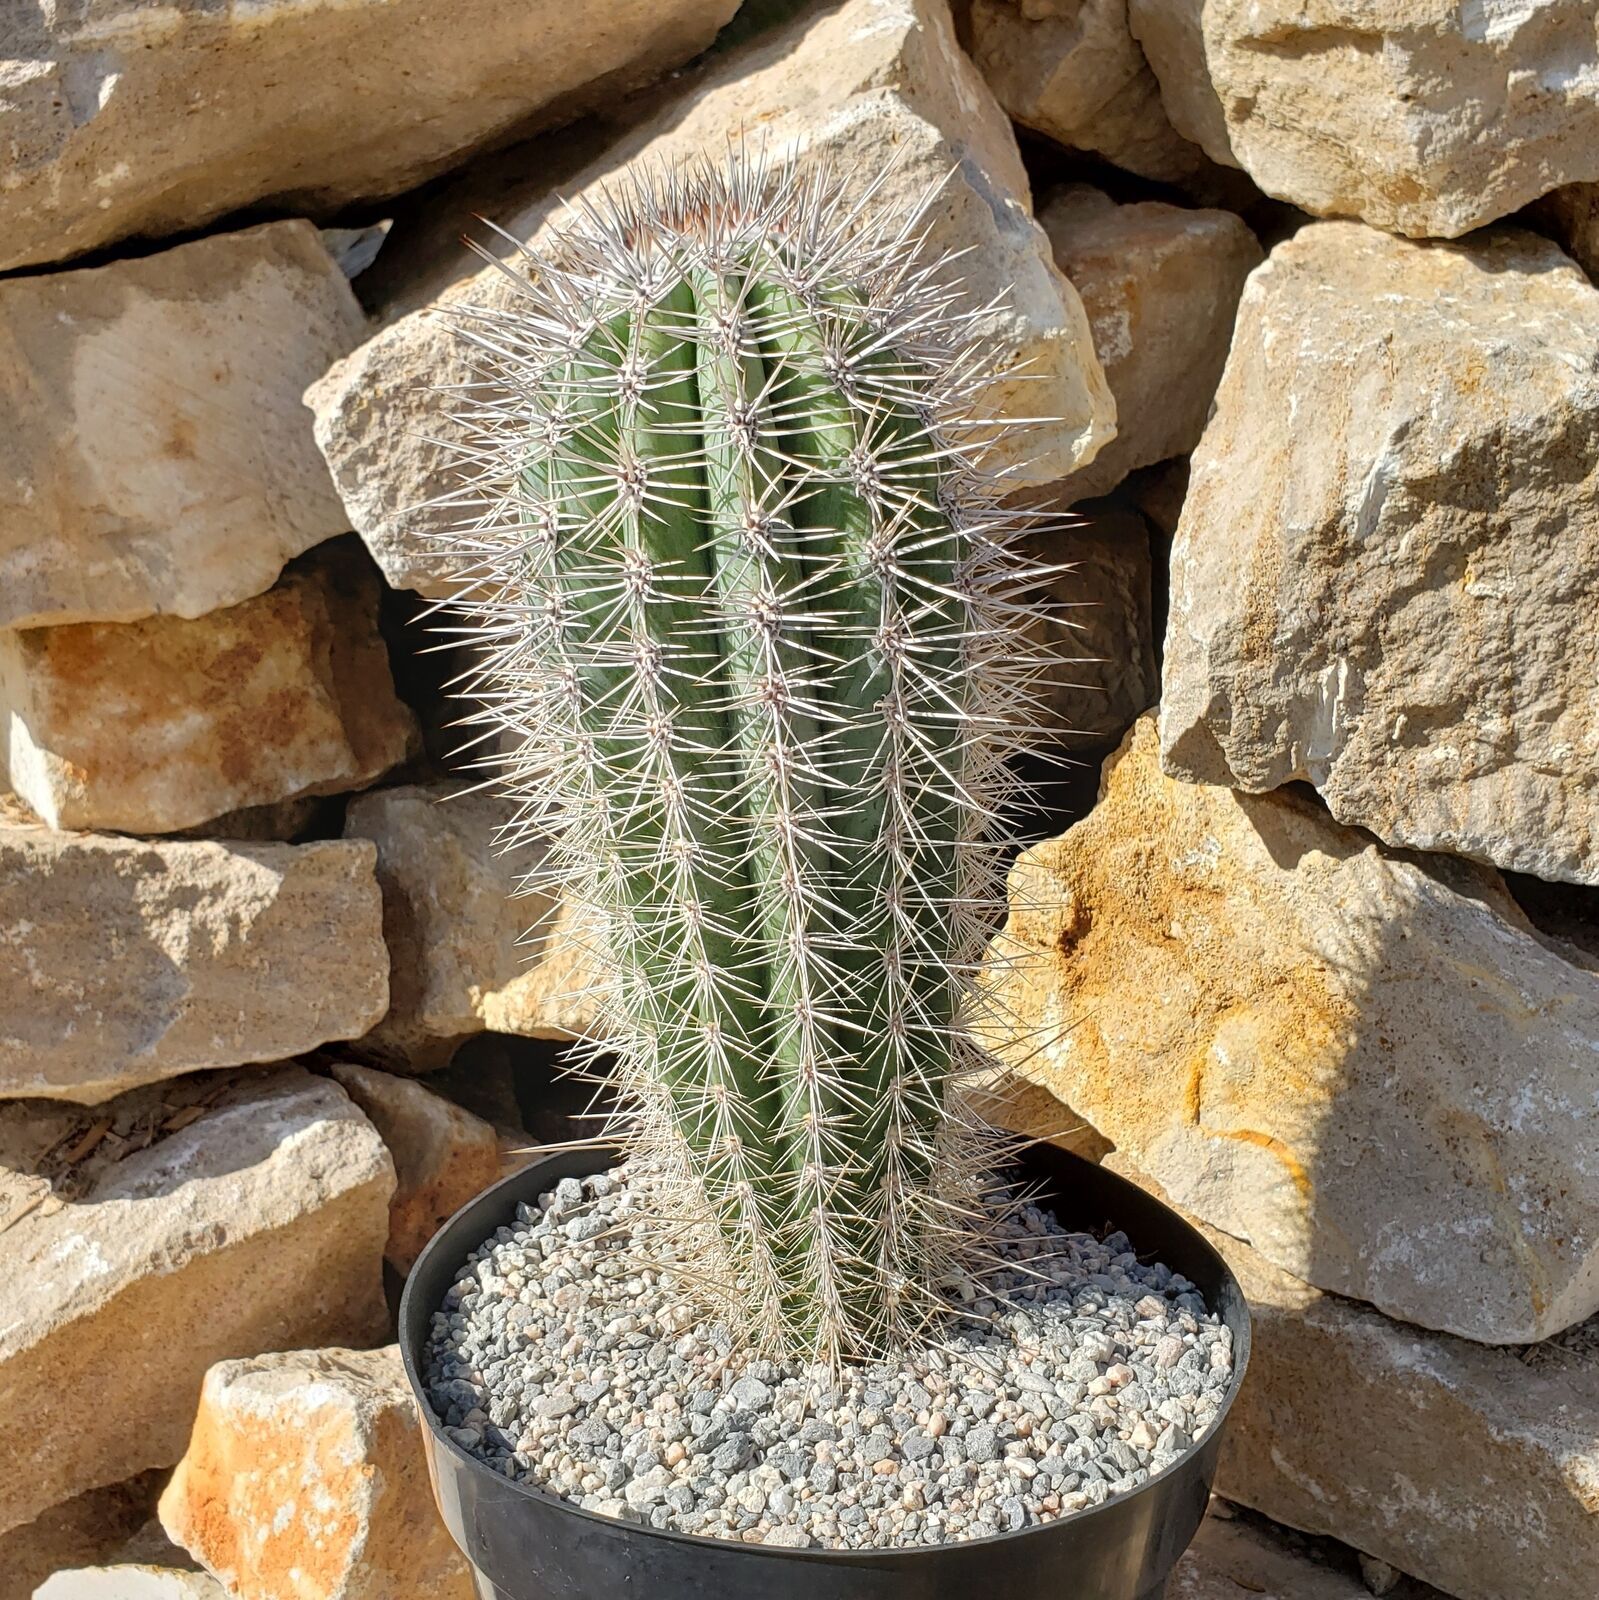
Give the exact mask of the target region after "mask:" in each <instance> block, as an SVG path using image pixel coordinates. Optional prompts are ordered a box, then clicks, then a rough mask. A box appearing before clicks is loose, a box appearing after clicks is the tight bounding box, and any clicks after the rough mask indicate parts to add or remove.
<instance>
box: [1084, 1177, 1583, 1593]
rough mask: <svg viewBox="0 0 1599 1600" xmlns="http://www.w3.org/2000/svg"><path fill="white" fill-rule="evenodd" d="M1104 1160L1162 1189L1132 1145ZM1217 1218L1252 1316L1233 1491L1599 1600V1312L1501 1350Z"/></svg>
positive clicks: (1413, 1551) (1460, 1585)
mask: <svg viewBox="0 0 1599 1600" xmlns="http://www.w3.org/2000/svg"><path fill="white" fill-rule="evenodd" d="M1106 1165H1108V1166H1113V1167H1116V1168H1118V1170H1120V1171H1123V1172H1126V1173H1127V1175H1128V1176H1130V1177H1133V1178H1135V1179H1136V1180H1137V1181H1140V1182H1143V1183H1144V1184H1145V1187H1149V1188H1157V1186H1156V1185H1153V1184H1151V1183H1149V1182H1148V1180H1146V1179H1143V1178H1141V1177H1140V1175H1139V1174H1137V1173H1136V1172H1132V1171H1129V1169H1128V1167H1127V1165H1126V1164H1125V1163H1124V1162H1123V1161H1122V1158H1121V1156H1120V1155H1113V1156H1110V1157H1108V1158H1107V1161H1106ZM1205 1232H1206V1235H1207V1237H1208V1238H1209V1239H1210V1241H1211V1243H1212V1244H1213V1245H1215V1246H1216V1248H1217V1249H1218V1250H1219V1251H1221V1253H1222V1254H1223V1255H1224V1256H1225V1257H1226V1259H1227V1264H1228V1265H1229V1266H1230V1267H1231V1268H1232V1269H1233V1272H1234V1273H1235V1274H1236V1275H1237V1277H1238V1280H1239V1283H1240V1284H1241V1286H1242V1288H1243V1291H1244V1294H1245V1296H1246V1297H1247V1299H1248V1301H1249V1309H1250V1312H1251V1314H1252V1316H1253V1319H1254V1345H1253V1348H1252V1350H1251V1353H1250V1360H1249V1375H1248V1377H1247V1378H1246V1379H1245V1381H1244V1385H1243V1388H1242V1389H1241V1390H1240V1392H1239V1395H1238V1399H1237V1401H1236V1402H1235V1404H1234V1406H1233V1409H1232V1412H1231V1413H1230V1415H1229V1418H1228V1424H1227V1429H1228V1432H1227V1443H1226V1445H1225V1446H1224V1447H1223V1450H1222V1462H1221V1471H1220V1475H1219V1478H1218V1480H1217V1488H1218V1490H1219V1491H1220V1492H1221V1493H1222V1494H1225V1495H1226V1496H1227V1498H1228V1499H1230V1500H1235V1501H1239V1502H1241V1503H1242V1504H1244V1505H1247V1506H1253V1507H1254V1508H1255V1509H1256V1510H1258V1511H1261V1512H1263V1513H1264V1514H1265V1515H1266V1516H1268V1517H1271V1518H1273V1519H1274V1520H1275V1521H1277V1522H1282V1523H1287V1524H1288V1525H1289V1526H1290V1527H1295V1528H1302V1529H1304V1530H1305V1531H1306V1532H1308V1533H1316V1534H1329V1535H1331V1536H1332V1537H1333V1538H1336V1539H1341V1540H1343V1541H1344V1542H1345V1543H1346V1544H1350V1545H1353V1546H1354V1547H1355V1548H1356V1549H1357V1550H1361V1551H1364V1552H1366V1553H1367V1554H1368V1555H1370V1556H1372V1557H1375V1558H1377V1559H1378V1560H1380V1561H1383V1562H1387V1563H1388V1564H1389V1565H1391V1566H1393V1567H1396V1568H1397V1569H1398V1570H1399V1571H1401V1572H1408V1573H1411V1574H1413V1575H1414V1576H1415V1577H1417V1578H1420V1579H1422V1580H1424V1581H1425V1582H1426V1583H1429V1584H1435V1585H1436V1586H1437V1587H1438V1588H1439V1589H1441V1590H1443V1591H1444V1593H1445V1594H1447V1595H1454V1596H1456V1597H1458V1600H1507V1597H1509V1596H1512V1595H1514V1596H1521V1595H1528V1596H1531V1595H1536V1596H1537V1597H1538V1600H1588V1597H1589V1596H1590V1595H1591V1594H1592V1592H1593V1570H1594V1563H1595V1562H1596V1561H1599V1517H1595V1515H1594V1496H1595V1485H1596V1484H1599V1443H1596V1441H1595V1436H1594V1428H1593V1418H1594V1417H1595V1415H1599V1325H1595V1324H1592V1323H1590V1324H1586V1325H1585V1326H1584V1327H1582V1328H1580V1329H1573V1330H1572V1331H1571V1332H1570V1333H1568V1334H1565V1335H1563V1336H1562V1337H1561V1338H1559V1339H1556V1340H1553V1341H1551V1342H1549V1343H1546V1344H1541V1345H1538V1346H1537V1347H1536V1348H1535V1349H1533V1350H1531V1351H1527V1352H1522V1351H1518V1350H1493V1349H1487V1348H1485V1347H1484V1346H1482V1345H1478V1344H1471V1343H1468V1342H1467V1341H1466V1340H1464V1339H1454V1338H1451V1337H1449V1336H1448V1335H1447V1334H1438V1333H1424V1332H1422V1331H1420V1330H1419V1329H1416V1328H1410V1327H1406V1326H1404V1325H1403V1324H1401V1323H1397V1322H1391V1321H1390V1320H1389V1319H1388V1318H1387V1317H1384V1316H1382V1315H1380V1314H1379V1313H1377V1312H1375V1311H1373V1310H1371V1309H1369V1308H1368V1307H1365V1306H1359V1305H1355V1304H1353V1303H1352V1302H1350V1301H1348V1300H1342V1299H1339V1298H1338V1296H1336V1295H1331V1294H1322V1293H1320V1292H1318V1291H1317V1290H1315V1289H1312V1288H1310V1287H1309V1286H1307V1285H1306V1284H1304V1283H1301V1282H1300V1281H1299V1280H1298V1279H1297V1278H1294V1277H1291V1276H1290V1275H1289V1274H1288V1273H1286V1272H1283V1271H1281V1270H1280V1269H1278V1268H1277V1267H1274V1266H1272V1265H1271V1264H1270V1263H1269V1262H1268V1261H1266V1260H1265V1259H1264V1258H1262V1257H1261V1256H1260V1255H1259V1254H1258V1253H1257V1252H1255V1251H1254V1250H1251V1249H1250V1248H1249V1246H1248V1245H1245V1244H1241V1243H1240V1242H1239V1241H1238V1240H1236V1239H1234V1238H1231V1237H1229V1236H1228V1235H1226V1234H1224V1233H1221V1232H1219V1231H1217V1230H1215V1229H1209V1228H1207V1229H1206V1230H1205ZM1311 1592H1312V1593H1314V1591H1311ZM1400 1592H1401V1593H1404V1594H1407V1595H1411V1594H1414V1593H1415V1590H1414V1589H1413V1588H1412V1589H1406V1590H1402V1591H1400ZM1223 1593H1224V1594H1225V1593H1226V1591H1225V1590H1224V1591H1223ZM1177 1600H1188V1597H1186V1596H1183V1595H1182V1591H1181V1589H1180V1588H1179V1589H1178V1590H1177ZM1196 1600H1197V1597H1196ZM1207 1600H1208V1597H1207ZM1228 1600H1231V1596H1229V1597H1228ZM1285 1600H1286V1597H1285ZM1293 1600H1299V1596H1298V1595H1297V1594H1295V1595H1294V1596H1293ZM1329 1600H1330V1597H1329Z"/></svg>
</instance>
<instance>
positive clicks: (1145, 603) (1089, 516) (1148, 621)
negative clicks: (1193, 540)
mask: <svg viewBox="0 0 1599 1600" xmlns="http://www.w3.org/2000/svg"><path fill="white" fill-rule="evenodd" d="M1118 442H1119V441H1118ZM1041 546H1042V547H1041V548H1040V550H1039V555H1040V556H1041V558H1042V559H1043V560H1045V561H1047V562H1049V563H1050V564H1052V565H1053V564H1056V563H1058V564H1059V565H1061V566H1063V567H1069V569H1070V570H1069V571H1065V572H1062V573H1061V574H1060V575H1059V576H1058V577H1055V578H1052V579H1051V580H1050V582H1049V594H1048V597H1047V602H1046V607H1045V609H1044V611H1043V614H1042V616H1041V617H1040V618H1039V620H1038V621H1036V622H1035V623H1034V624H1032V633H1033V635H1034V637H1035V639H1036V640H1037V642H1038V643H1040V644H1042V645H1044V646H1045V647H1046V648H1047V650H1048V653H1049V656H1050V657H1051V666H1050V669H1049V671H1048V672H1047V673H1046V674H1045V676H1044V678H1043V680H1042V682H1041V683H1040V685H1039V690H1038V692H1039V695H1040V698H1041V699H1042V701H1043V703H1044V714H1045V716H1046V718H1047V719H1048V720H1049V721H1050V722H1051V723H1053V724H1054V725H1055V726H1056V727H1058V728H1059V729H1060V730H1061V732H1062V733H1063V734H1064V735H1067V736H1069V738H1068V742H1069V743H1070V744H1072V745H1073V746H1075V745H1077V744H1078V743H1079V742H1085V743H1093V744H1098V745H1101V746H1104V745H1111V744H1115V743H1116V742H1117V741H1118V740H1119V739H1120V738H1121V736H1122V735H1123V734H1124V733H1125V732H1126V731H1127V730H1128V728H1129V727H1131V726H1132V723H1133V719H1134V718H1135V717H1137V716H1138V715H1139V713H1140V712H1142V711H1145V710H1147V709H1148V708H1149V706H1150V705H1151V704H1153V703H1154V700H1155V698H1156V696H1157V695H1158V694H1159V693H1160V675H1159V671H1158V669H1157V668H1156V665H1155V636H1154V623H1153V620H1152V616H1151V609H1150V606H1151V602H1150V561H1149V531H1148V529H1147V528H1146V527H1145V525H1144V520H1143V518H1142V517H1140V516H1139V514H1138V513H1137V512H1136V511H1133V510H1130V509H1128V508H1127V507H1124V506H1119V505H1116V504H1115V503H1114V502H1112V501H1106V502H1103V503H1101V504H1098V505H1095V506H1092V507H1089V508H1087V510H1086V511H1085V512H1084V514H1083V520H1082V522H1081V523H1080V524H1079V525H1076V526H1073V527H1069V528H1065V529H1063V530H1062V531H1061V532H1059V533H1058V534H1052V535H1050V536H1049V538H1048V539H1047V540H1046V541H1041Z"/></svg>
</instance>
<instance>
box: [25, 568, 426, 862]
mask: <svg viewBox="0 0 1599 1600" xmlns="http://www.w3.org/2000/svg"><path fill="white" fill-rule="evenodd" d="M351 542H352V544H353V542H354V541H351ZM381 588H382V583H381V580H380V579H379V578H378V575H377V574H376V573H375V572H374V571H373V570H372V568H371V565H370V563H369V562H368V561H367V560H366V558H365V556H364V553H363V552H361V550H360V547H359V546H356V547H355V549H353V550H345V549H342V548H340V547H339V546H338V545H334V546H332V547H330V548H329V549H328V550H327V551H319V552H317V554H316V555H315V556H312V557H307V558H306V559H305V561H304V562H302V563H299V564H297V565H296V566H295V567H294V568H291V570H290V571H289V572H288V573H287V574H285V576H284V577H283V578H282V580H281V581H280V582H279V583H278V584H277V585H276V586H275V587H274V588H272V589H270V590H268V591H267V593H265V594H263V595H257V596H256V597H255V598H254V599H251V600H245V601H242V602H241V603H240V604H238V605H236V606H229V607H228V608H227V609H226V610H222V611H213V612H210V613H209V614H207V615H206V616H203V617H197V618H195V619H194V620H193V621H187V620H185V619H183V618H180V617H148V618H146V619H145V620H144V621H142V622H127V623H118V622H82V623H75V624H72V625H69V626H66V627H60V628H26V629H21V630H15V631H11V632H6V633H0V716H3V717H4V722H3V724H0V726H3V727H4V730H5V733H4V740H5V751H4V753H5V757H6V763H7V765H8V767H9V775H10V779H11V785H12V787H13V789H15V790H16V792H17V794H18V795H20V796H21V798H22V799H24V800H25V801H27V803H28V804H29V805H30V806H32V808H33V809H34V810H35V811H36V812H38V814H39V815H40V816H41V817H42V818H43V819H44V820H45V821H46V822H47V823H48V824H49V825H50V826H51V827H53V828H110V829H117V830H122V831H126V832H129V833H167V832H173V831H176V830H178V829H182V828H189V827H193V826H195V825H196V824H198V823H201V822H206V821H209V820H210V819H212V818H217V817H221V816H222V815H223V814H224V813H227V812H231V811H239V810H243V809H246V808H249V807H256V806H268V805H274V804H276V803H277V802H279V801H284V800H293V799H296V798H298V797H301V796H305V795H316V794H331V793H334V792H337V791H342V790H346V789H359V788H363V787H365V785H367V784H369V783H371V782H372V781H373V780H374V779H376V778H377V777H379V776H380V775H381V774H382V773H384V772H385V771H387V770H388V769H389V768H390V767H392V766H394V765H396V764H397V763H399V762H401V761H403V760H405V758H406V755H407V753H408V751H409V750H410V748H411V746H412V744H413V743H414V742H415V741H416V739H417V730H416V719H415V718H414V717H413V716H412V715H411V713H410V711H409V710H407V709H406V707H405V706H404V705H403V704H402V703H401V702H400V700H399V699H398V698H397V697H396V695H395V693H394V681H393V679H392V678H391V677H390V675H389V660H388V653H387V650H386V648H385V646H384V643H383V639H382V636H381V635H380V634H379V632H378V597H379V593H380V590H381Z"/></svg>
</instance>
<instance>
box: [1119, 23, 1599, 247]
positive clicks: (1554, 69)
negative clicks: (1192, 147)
mask: <svg viewBox="0 0 1599 1600" xmlns="http://www.w3.org/2000/svg"><path fill="white" fill-rule="evenodd" d="M1129 12H1130V17H1131V22H1132V31H1133V33H1134V35H1135V36H1136V37H1137V39H1138V42H1139V43H1140V44H1141V45H1142V46H1143V51H1144V54H1145V56H1146V57H1147V58H1148V60H1149V64H1150V66H1151V67H1152V68H1153V69H1154V73H1155V76H1156V77H1157V78H1158V79H1159V80H1160V91H1161V99H1162V100H1163V101H1164V103H1165V107H1166V113H1167V115H1168V116H1169V117H1170V118H1171V120H1172V123H1173V124H1174V126H1175V127H1176V129H1177V131H1178V132H1179V133H1180V134H1182V135H1183V136H1184V137H1185V138H1188V139H1191V140H1193V141H1194V142H1195V143H1196V144H1199V145H1201V146H1203V147H1204V149H1205V151H1206V153H1207V154H1208V155H1209V156H1210V157H1211V159H1212V160H1214V161H1219V162H1222V163H1224V164H1226V165H1231V166H1240V167H1243V168H1244V170H1245V171H1246V172H1248V173H1249V175H1250V176H1251V177H1252V178H1253V179H1254V180H1255V182H1256V183H1258V184H1259V185H1260V187H1261V188H1262V189H1264V190H1265V191H1266V193H1267V194H1269V195H1275V196H1276V197H1277V198H1278V199H1280V200H1287V201H1290V202H1292V203H1293V204H1294V205H1296V206H1300V207H1302V208H1303V209H1304V210H1306V211H1310V212H1314V213H1315V214H1316V215H1318V216H1354V217H1360V218H1361V219H1362V220H1364V221H1366V222H1370V223H1372V224H1374V225H1375V226H1377V227H1379V228H1386V229H1388V230H1390V231H1391V232H1394V233H1403V234H1408V235H1410V236H1411V237H1413V238H1423V237H1442V238H1454V237H1456V236H1457V235H1459V234H1462V233H1467V232H1469V231H1470V230H1471V229H1473V228H1478V227H1481V226H1482V225H1483V224H1484V223H1486V222H1492V221H1493V220H1494V219H1495V218H1496V217H1503V216H1505V215H1507V214H1508V213H1509V212H1512V211H1516V210H1518V209H1520V207H1522V206H1524V205H1526V204H1527V203H1528V202H1529V201H1531V200H1536V199H1537V198H1538V196H1539V195H1541V194H1545V193H1547V192H1548V191H1549V190H1550V189H1552V188H1554V187H1555V186H1556V185H1557V184H1562V183H1572V182H1582V181H1592V180H1593V179H1595V178H1599V74H1596V73H1595V71H1594V53H1595V48H1596V44H1599V19H1596V17H1595V13H1594V8H1593V5H1592V4H1591V0H1542V3H1540V4H1537V5H1513V6H1481V5H1460V4H1457V3H1456V0H1385V3H1384V4H1383V5H1381V6H1373V5H1370V4H1367V3H1364V0H1324V3H1322V4H1318V5H1314V6H1309V5H1306V4H1305V3H1304V0H1129Z"/></svg>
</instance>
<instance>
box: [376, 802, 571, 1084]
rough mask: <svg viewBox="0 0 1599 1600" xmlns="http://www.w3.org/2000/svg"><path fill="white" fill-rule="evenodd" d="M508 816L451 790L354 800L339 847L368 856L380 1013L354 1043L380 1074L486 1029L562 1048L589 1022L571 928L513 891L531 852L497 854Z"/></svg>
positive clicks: (421, 1064)
mask: <svg viewBox="0 0 1599 1600" xmlns="http://www.w3.org/2000/svg"><path fill="white" fill-rule="evenodd" d="M513 816H514V808H513V807H511V806H510V805H509V804H507V803H505V802H503V801H500V800H497V799H495V798H494V797H492V796H491V795H488V794H483V793H472V792H470V791H467V790H465V789H463V788H461V787H460V786H458V785H449V784H433V785H420V784H407V785H402V786H400V787H398V788H393V789H380V790H376V791H374V792H373V793H371V794H368V795H363V796H361V797H360V798H359V799H357V800H355V801H353V802H352V803H351V805H350V808H349V811H348V813H347V814H346V819H345V837H346V838H347V839H370V840H371V841H372V842H373V844H375V845H376V847H377V853H378V867H377V871H378V882H379V883H380V884H381V885H382V889H383V932H384V938H385V940H386V941H387V944H388V949H389V955H390V960H391V961H392V963H393V966H392V972H391V976H390V997H391V998H390V1008H389V1013H388V1015H387V1016H386V1017H384V1019H383V1021H382V1022H381V1023H380V1024H379V1025H378V1027H376V1028H375V1029H373V1031H372V1032H371V1034H369V1035H368V1037H367V1038H366V1039H364V1040H363V1041H362V1049H363V1050H366V1051H369V1052H371V1053H373V1054H374V1055H376V1056H377V1057H379V1058H380V1059H381V1060H383V1061H384V1062H385V1063H386V1064H389V1065H393V1066H396V1067H409V1068H411V1069H412V1070H417V1071H425V1070H428V1069H429V1068H431V1067H435V1066H439V1065H442V1064H443V1063H444V1061H446V1060H447V1059H448V1058H449V1056H450V1054H451V1053H452V1051H453V1050H454V1048H455V1046H456V1045H457V1044H459V1043H460V1041H461V1040H462V1039H464V1038H466V1037H467V1036H469V1035H471V1034H474V1033H480V1032H482V1031H483V1030H484V1029H485V1028H487V1029H490V1030H492V1031H494V1032H496V1033H519V1034H528V1035H532V1036H534V1037H537V1038H549V1039H570V1038H573V1037H575V1036H576V1035H578V1034H580V1033H582V1032H583V1031H584V1030H585V1028H586V1027H587V1025H588V1024H589V1022H590V1021H591V1019H592V1006H591V1004H590V1003H589V1001H588V1000H587V999H586V998H585V996H584V994H583V992H582V991H583V990H584V988H585V987H586V979H585V978H584V976H583V970H582V969H583V963H582V961H581V959H580V952H579V951H578V950H577V949H576V948H575V941H574V940H573V939H572V937H571V935H570V930H569V924H568V922H567V920H566V919H565V917H564V916H563V915H562V914H561V913H559V912H554V913H552V910H551V903H550V901H549V899H548V897H547V896H545V895H543V894H541V893H538V892H532V893H527V894H520V893H518V887H519V879H520V878H521V877H522V875H523V874H525V873H528V872H530V871H532V870H533V869H534V867H536V865H537V864H538V857H539V851H538V850H537V848H536V847H534V846H524V847H522V848H520V849H518V850H516V851H513V852H509V853H507V852H505V851H502V850H501V849H500V848H499V836H500V831H501V829H503V828H505V827H506V826H507V825H508V824H509V823H510V822H511V820H512V817H513Z"/></svg>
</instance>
